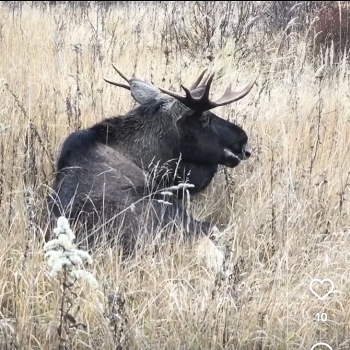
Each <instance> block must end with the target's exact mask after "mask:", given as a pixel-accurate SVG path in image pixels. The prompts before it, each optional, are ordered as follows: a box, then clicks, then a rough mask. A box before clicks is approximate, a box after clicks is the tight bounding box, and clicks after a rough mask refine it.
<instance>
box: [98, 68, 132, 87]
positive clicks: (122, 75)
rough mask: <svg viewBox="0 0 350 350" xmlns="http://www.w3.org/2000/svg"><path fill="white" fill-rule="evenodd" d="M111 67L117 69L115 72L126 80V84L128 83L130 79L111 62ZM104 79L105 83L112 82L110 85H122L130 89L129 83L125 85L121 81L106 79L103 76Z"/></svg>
mask: <svg viewBox="0 0 350 350" xmlns="http://www.w3.org/2000/svg"><path fill="white" fill-rule="evenodd" d="M112 67H113V68H114V69H115V70H116V71H117V73H118V74H119V75H120V76H121V77H122V78H123V79H124V80H125V81H127V82H128V84H129V85H130V83H131V81H132V79H130V80H129V79H128V78H127V77H126V76H125V75H124V74H123V73H122V72H121V71H120V70H118V69H117V68H116V67H115V66H114V65H113V64H112ZM103 80H104V81H106V82H107V83H109V84H112V85H115V86H119V87H122V88H124V89H127V90H130V86H129V85H125V84H121V83H116V82H114V81H111V80H108V79H105V78H103Z"/></svg>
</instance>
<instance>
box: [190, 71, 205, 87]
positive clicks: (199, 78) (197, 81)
mask: <svg viewBox="0 0 350 350" xmlns="http://www.w3.org/2000/svg"><path fill="white" fill-rule="evenodd" d="M207 70H208V68H206V69H204V71H203V72H202V73H201V74H200V76H199V77H198V78H197V80H196V81H195V82H194V83H193V84H192V85H191V87H190V90H194V89H195V88H197V87H198V85H199V84H203V82H204V81H202V78H203V76H204V73H205V72H206V71H207Z"/></svg>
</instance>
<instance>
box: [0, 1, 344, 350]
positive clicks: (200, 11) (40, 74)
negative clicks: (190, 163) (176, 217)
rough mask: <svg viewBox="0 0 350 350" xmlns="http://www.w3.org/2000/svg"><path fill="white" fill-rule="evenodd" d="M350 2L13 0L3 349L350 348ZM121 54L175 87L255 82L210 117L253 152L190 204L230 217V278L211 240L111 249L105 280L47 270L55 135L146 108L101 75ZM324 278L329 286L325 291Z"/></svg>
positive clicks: (2, 110)
mask: <svg viewBox="0 0 350 350" xmlns="http://www.w3.org/2000/svg"><path fill="white" fill-rule="evenodd" d="M349 13H350V8H349V5H348V4H347V2H345V1H337V2H335V1H304V2H295V1H277V2H270V1H249V2H247V1H236V2H225V1H219V2H214V1H206V2H204V1H191V2H185V3H179V2H165V1H144V2H132V1H131V2H126V1H125V2H124V1H119V2H113V1H101V2H94V1H87V2H76V1H69V2H64V1H40V2H39V1H37V2H35V1H23V2H19V1H2V3H1V7H0V54H1V59H0V79H1V87H0V89H1V90H0V91H1V99H0V237H1V242H2V243H1V246H0V266H1V267H0V271H1V273H0V344H1V349H45V350H48V349H57V348H58V346H60V349H67V348H69V343H70V344H71V345H70V346H71V348H73V349H118V350H119V349H152V350H154V349H249V350H252V349H275V350H276V349H290V350H291V349H310V348H311V347H312V346H313V344H315V343H317V342H320V341H323V342H327V343H328V344H329V345H330V346H332V347H333V349H349V348H350V344H349V338H350V328H349V321H348V320H349V317H350V305H349V299H350V285H349V280H350V275H349V274H350V270H349V259H350V249H349V246H350V238H349V234H350V223H349V222H350V221H349V215H350V202H349V201H350V187H349V184H350V161H349V160H350V159H349V152H350V96H349V94H350V90H349V82H350V81H349V80H350V76H349V42H348V41H349V30H350V29H349ZM112 63H113V64H115V65H116V66H118V67H119V68H120V69H121V71H123V72H124V73H125V74H126V75H127V76H131V75H133V74H135V75H136V76H137V77H140V78H144V79H147V80H150V81H152V82H153V83H154V84H156V85H158V86H163V87H166V88H174V89H176V90H178V89H179V86H180V83H183V84H185V85H189V84H190V83H191V82H192V81H193V80H194V79H195V78H196V77H197V75H198V74H199V72H200V71H201V70H202V69H203V68H205V67H210V69H211V70H213V71H215V72H216V76H215V83H214V90H215V93H217V94H219V93H221V92H222V90H223V89H224V87H226V85H227V84H228V83H229V82H230V81H233V85H234V86H235V85H237V86H242V85H243V84H245V83H246V82H247V81H248V80H249V79H250V78H251V77H253V76H255V75H258V80H257V86H255V87H254V89H253V90H252V92H251V93H250V94H249V95H248V96H247V97H246V98H244V99H243V100H241V101H239V102H237V103H235V104H233V105H231V106H226V107H221V108H218V109H217V110H216V111H215V112H217V113H218V114H219V115H221V116H224V117H226V118H229V119H230V120H233V121H236V122H237V123H239V124H240V125H241V126H243V128H244V129H245V130H246V131H247V133H248V134H249V136H250V140H251V146H252V149H253V157H252V158H251V159H250V160H249V161H247V162H245V163H244V164H242V165H241V166H239V167H238V168H236V169H234V170H232V171H230V170H222V172H221V173H220V174H219V175H218V176H217V178H216V179H215V181H214V182H213V184H212V185H211V186H210V188H209V189H208V190H207V191H206V192H205V193H204V194H203V195H201V196H198V198H192V206H191V210H193V211H194V212H195V213H196V215H197V216H198V217H200V218H214V219H216V220H217V221H218V222H219V223H225V224H227V223H229V224H230V225H231V227H232V228H231V229H230V230H228V232H226V233H225V239H226V242H227V245H228V246H229V248H230V251H231V255H230V256H229V257H228V258H227V259H228V260H227V261H226V263H227V264H228V266H229V270H230V271H231V275H230V276H229V277H230V278H227V279H225V280H223V281H220V280H218V279H217V278H216V275H215V273H214V272H213V271H211V270H210V268H209V267H208V265H206V264H203V263H202V261H201V260H200V259H199V257H200V256H201V255H200V254H198V250H199V252H200V249H204V253H205V252H206V250H205V249H206V248H205V246H203V244H204V243H203V242H202V243H201V242H196V244H193V245H183V244H182V245H180V244H179V245H178V246H176V247H172V248H171V247H170V246H169V245H165V246H164V247H163V248H162V250H161V251H160V252H158V253H157V254H155V255H152V254H151V252H148V251H144V252H140V254H139V255H138V257H137V258H136V259H135V260H134V261H132V262H130V263H129V264H128V265H127V266H126V267H124V268H123V269H122V268H121V267H120V264H119V258H118V252H117V249H116V248H114V249H112V248H109V249H106V250H104V251H101V252H96V253H95V254H94V255H93V256H92V258H93V263H92V265H91V267H90V268H89V271H90V272H92V274H93V276H94V277H95V278H96V280H97V282H98V288H96V289H93V288H90V287H89V285H88V284H86V282H84V280H81V281H78V282H77V283H76V285H74V286H71V287H72V294H68V290H69V289H70V288H71V287H69V288H68V286H67V284H65V282H64V281H65V280H64V276H66V277H67V275H64V274H65V273H66V272H63V277H62V278H63V279H62V280H60V279H56V278H53V277H51V275H50V274H49V272H50V269H49V267H48V265H47V262H46V260H45V259H44V249H43V242H42V239H41V238H42V236H43V235H44V234H45V230H46V226H47V222H46V220H45V217H44V216H43V215H42V213H43V209H44V208H45V200H44V199H45V195H46V194H47V191H48V187H49V186H50V184H51V181H52V178H53V175H52V173H53V170H54V165H55V159H56V158H55V157H56V155H57V152H58V150H59V147H60V144H61V143H62V141H63V140H64V138H65V137H66V136H67V135H68V134H69V133H70V132H72V131H73V130H75V129H78V128H84V127H87V126H89V125H91V124H93V123H95V122H96V121H99V120H101V119H102V118H104V117H107V116H111V115H116V114H123V113H125V112H127V111H128V110H129V109H130V108H131V107H132V106H133V105H134V102H133V100H132V98H131V97H130V96H129V94H128V93H127V91H125V90H122V89H118V88H115V87H113V86H111V85H108V84H106V83H105V82H104V80H103V77H106V78H115V77H116V73H115V72H114V70H113V69H112V67H111V64H112ZM313 278H320V279H324V278H331V279H332V281H333V282H334V287H335V289H334V291H333V292H332V293H331V294H330V296H329V297H328V298H326V299H324V300H322V301H321V300H318V299H317V298H316V297H315V296H314V295H313V294H312V293H311V292H310V290H309V283H310V281H311V279H313ZM73 287H74V288H73ZM63 296H64V297H63ZM62 301H64V303H66V307H65V308H64V307H63V306H62ZM70 303H72V306H70ZM68 307H70V308H71V311H69V310H68V309H67V308H68ZM322 312H323V313H326V314H327V316H328V319H327V322H320V321H317V318H316V316H315V315H316V313H322ZM69 324H71V325H72V324H75V326H74V327H72V329H70V330H69V329H68V328H67V327H68V326H69ZM79 324H80V325H79ZM59 325H64V327H65V329H66V332H65V333H64V332H63V331H62V328H59ZM62 327H63V326H62ZM58 333H59V334H60V335H61V337H63V336H64V337H65V339H64V340H67V342H64V341H63V340H62V339H61V340H60V339H59V336H58Z"/></svg>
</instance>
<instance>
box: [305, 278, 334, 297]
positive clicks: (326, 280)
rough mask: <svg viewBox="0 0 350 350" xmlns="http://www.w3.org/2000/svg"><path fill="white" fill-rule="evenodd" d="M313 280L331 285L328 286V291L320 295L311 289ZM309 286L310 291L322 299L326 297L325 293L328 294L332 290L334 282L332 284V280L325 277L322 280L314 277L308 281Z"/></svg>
mask: <svg viewBox="0 0 350 350" xmlns="http://www.w3.org/2000/svg"><path fill="white" fill-rule="evenodd" d="M315 282H318V283H321V284H323V283H324V282H328V283H330V285H331V286H330V289H329V291H328V292H327V293H326V294H325V295H323V296H320V295H319V294H317V293H316V292H315V291H314V290H313V289H312V285H313V284H314V283H315ZM309 288H310V290H311V292H312V293H313V294H314V295H316V296H317V298H318V299H320V300H323V299H324V298H326V297H327V295H329V294H330V293H332V292H333V289H334V284H333V282H332V281H331V280H330V279H328V278H326V279H324V280H322V281H321V280H320V279H318V278H315V279H313V280H312V281H311V282H310V285H309Z"/></svg>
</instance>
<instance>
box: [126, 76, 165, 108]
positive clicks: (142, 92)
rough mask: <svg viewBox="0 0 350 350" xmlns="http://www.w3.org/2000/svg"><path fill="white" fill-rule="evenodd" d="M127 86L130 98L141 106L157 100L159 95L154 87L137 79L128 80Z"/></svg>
mask: <svg viewBox="0 0 350 350" xmlns="http://www.w3.org/2000/svg"><path fill="white" fill-rule="evenodd" d="M129 84H130V92H131V96H132V97H133V98H134V99H135V100H136V102H137V103H139V104H141V105H142V104H144V103H147V102H148V101H149V100H151V99H155V98H157V96H158V95H159V93H160V91H159V90H158V89H157V88H156V87H155V86H154V85H152V84H149V83H147V82H145V81H142V80H139V79H130V80H129Z"/></svg>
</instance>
